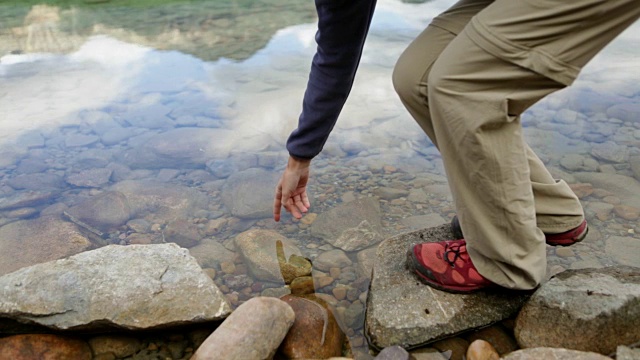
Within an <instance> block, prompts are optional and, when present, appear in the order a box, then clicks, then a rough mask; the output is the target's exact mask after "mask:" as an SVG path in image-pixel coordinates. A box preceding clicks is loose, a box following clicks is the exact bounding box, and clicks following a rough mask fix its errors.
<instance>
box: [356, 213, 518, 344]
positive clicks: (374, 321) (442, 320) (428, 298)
mask: <svg viewBox="0 0 640 360" xmlns="http://www.w3.org/2000/svg"><path fill="white" fill-rule="evenodd" d="M452 236H453V234H452V233H451V227H450V226H449V224H444V225H441V226H439V227H437V228H431V229H424V230H418V231H414V232H409V233H406V234H400V235H397V236H394V237H392V238H389V239H387V240H385V241H384V242H382V243H381V244H380V245H379V247H378V254H379V256H378V259H377V261H376V264H375V265H374V270H373V278H372V280H371V285H370V290H369V296H368V298H367V311H366V329H367V333H368V334H369V339H370V340H371V343H372V344H373V345H374V346H376V347H379V348H383V347H387V346H391V345H400V346H404V347H407V346H410V347H414V346H419V345H421V344H424V343H427V342H430V341H434V340H438V339H441V338H446V337H450V336H452V335H455V334H457V333H461V332H463V331H466V330H470V329H474V328H479V327H482V326H486V325H489V324H491V323H494V322H497V321H500V320H503V319H506V318H508V317H510V316H512V315H514V314H515V313H516V312H517V311H518V310H519V309H520V307H521V306H522V305H523V304H524V302H525V301H526V299H527V298H528V296H529V294H527V293H524V292H515V291H507V290H493V291H482V292H477V293H473V294H464V295H460V294H450V293H446V292H443V291H438V290H436V289H433V288H431V287H428V286H426V285H424V284H422V283H421V282H419V281H418V280H417V279H416V278H415V276H414V275H413V274H412V273H411V272H410V271H408V270H407V269H406V268H405V261H406V252H407V249H408V248H409V245H410V244H412V243H417V242H424V241H442V240H447V239H451V237H452Z"/></svg>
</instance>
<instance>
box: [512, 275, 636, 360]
mask: <svg viewBox="0 0 640 360" xmlns="http://www.w3.org/2000/svg"><path fill="white" fill-rule="evenodd" d="M639 323H640V269H638V268H634V267H630V266H615V267H610V268H604V269H582V270H568V271H565V272H562V273H560V274H558V275H556V276H555V277H554V278H552V279H551V280H549V281H548V282H546V283H544V284H543V285H542V286H541V287H540V288H539V289H538V290H537V291H536V292H535V294H533V296H532V297H531V299H530V300H529V301H528V302H527V304H526V305H525V306H524V307H523V308H522V311H521V312H520V313H519V314H518V318H517V321H516V328H515V335H516V339H517V341H518V344H520V347H523V348H529V347H558V348H567V349H574V350H582V351H592V352H598V353H601V354H611V353H613V352H615V351H616V347H617V346H618V345H619V344H631V343H634V342H636V341H638V339H640V327H638V324H639Z"/></svg>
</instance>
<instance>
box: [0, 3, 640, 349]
mask: <svg viewBox="0 0 640 360" xmlns="http://www.w3.org/2000/svg"><path fill="white" fill-rule="evenodd" d="M380 4H381V6H380V8H379V12H380V13H381V14H382V15H386V16H395V17H398V14H397V13H396V12H395V11H399V10H397V9H401V10H402V9H404V10H403V11H404V12H405V13H403V14H402V18H403V19H407V21H415V23H416V24H423V23H424V20H425V18H426V17H428V16H429V15H428V14H422V13H420V12H418V11H413V9H415V8H414V7H410V6H409V5H407V4H401V3H400V2H394V3H392V4H389V3H385V2H380ZM389 5H392V6H389ZM427 5H428V4H426V5H425V7H424V8H422V7H421V8H420V10H428V9H427ZM301 6H302V5H301ZM304 6H306V5H304ZM261 9H262V8H261ZM304 9H306V8H304ZM304 9H299V8H298V9H297V10H295V11H296V12H299V13H302V14H303V20H304V19H307V18H306V17H305V16H308V15H305V14H306V11H307V10H304ZM40 10H41V12H37V11H36V12H34V13H32V15H31V17H30V18H29V19H25V20H24V22H23V23H20V24H14V25H15V29H14V28H12V29H9V30H6V29H5V30H2V31H0V38H1V39H9V38H10V39H14V40H15V41H14V43H15V44H19V45H20V44H21V45H20V46H22V45H25V44H26V39H27V37H28V32H29V31H32V32H33V34H36V35H37V34H40V35H42V34H44V35H46V34H52V35H55V36H58V35H61V32H63V29H61V27H60V26H61V25H60V24H61V21H66V20H64V19H69V18H73V16H76V17H75V19H78V17H77V14H76V15H73V14H71V13H69V12H64V11H57V12H56V11H55V10H52V9H47V8H42V9H40ZM51 11H53V12H51ZM430 11H433V10H430ZM287 14H288V12H286V11H283V12H282V13H281V14H279V16H278V17H277V19H274V22H273V27H274V29H275V28H278V27H279V26H281V25H277V23H278V21H280V20H278V19H282V17H287V16H288V15H287ZM25 15H26V12H25ZM72 15H73V16H72ZM174 15H175V14H174ZM167 16H168V17H169V18H171V24H174V25H175V27H174V28H171V27H169V28H167V29H168V33H166V34H163V35H162V36H160V35H159V36H157V37H154V36H149V37H148V38H145V39H143V40H140V41H138V40H137V39H139V37H138V36H133V35H135V34H133V35H132V32H129V31H119V30H117V29H116V30H113V29H111V30H112V32H109V31H105V32H99V31H98V30H100V29H99V28H98V29H97V30H96V31H98V33H102V34H105V33H106V34H111V35H110V36H111V37H109V36H103V37H98V38H91V39H90V40H88V41H87V42H84V41H85V40H84V37H82V39H80V38H78V43H75V42H73V41H69V42H68V43H64V42H61V43H60V44H61V45H65V44H67V45H69V44H70V47H69V48H68V49H66V50H64V51H61V53H64V52H65V51H74V50H75V49H77V46H81V47H80V50H78V51H77V52H74V53H72V54H71V55H68V56H67V55H55V56H53V55H43V54H40V55H38V56H42V57H32V56H31V55H33V54H27V55H24V56H22V57H21V55H17V54H14V55H10V56H7V57H4V56H3V57H2V59H3V62H2V63H0V76H2V77H1V79H2V85H3V86H2V90H0V92H1V94H0V109H2V111H3V112H2V114H6V116H3V117H2V120H0V358H8V359H16V360H18V359H20V357H19V356H20V355H18V354H26V355H25V356H26V358H33V357H35V355H33V354H34V353H37V354H41V353H44V352H45V351H47V352H48V353H47V354H49V355H47V356H50V358H52V359H54V358H61V359H97V360H107V359H110V360H113V359H138V360H146V359H163V360H165V359H190V358H192V357H194V356H195V357H196V358H197V359H207V358H216V357H223V354H224V357H226V358H233V357H237V358H243V359H244V358H247V359H248V358H252V357H255V358H269V357H270V356H272V355H273V356H274V358H331V357H340V356H342V357H347V358H352V359H371V358H375V357H378V358H379V359H403V358H411V357H413V358H414V359H417V360H420V359H442V358H445V359H462V358H463V357H464V356H466V358H467V359H475V358H480V359H493V358H499V357H502V358H505V359H541V358H558V359H564V358H566V359H603V358H614V357H615V358H616V359H633V358H638V354H637V351H638V350H637V349H636V348H637V342H638V340H640V337H639V335H638V330H637V326H635V327H634V325H635V324H637V323H638V313H639V312H640V310H639V300H638V272H637V271H638V270H637V269H638V268H640V256H638V255H637V254H640V240H639V239H640V236H639V235H638V234H639V233H640V225H639V223H638V219H639V218H640V150H638V149H639V148H640V90H638V86H637V84H638V83H639V82H638V81H639V79H637V74H638V72H637V71H634V69H637V56H636V54H635V53H630V52H629V51H626V50H628V49H632V48H634V46H633V44H635V43H634V42H629V41H628V39H627V41H626V42H625V41H623V42H621V43H618V44H619V45H616V44H613V45H614V46H618V48H614V50H615V51H616V52H615V56H613V57H611V56H610V57H603V58H601V60H599V59H595V60H594V64H595V65H598V66H599V67H595V68H592V70H589V69H585V71H584V73H583V74H582V75H581V77H580V78H579V79H578V80H577V81H576V83H575V84H574V86H573V87H572V88H570V89H567V90H566V91H561V92H559V93H556V94H553V95H552V96H550V97H549V98H547V99H545V100H544V101H543V102H541V103H539V104H537V105H535V106H534V107H533V108H531V109H529V110H528V111H527V112H526V113H525V114H524V115H523V116H522V123H523V125H524V133H525V137H526V139H527V141H528V143H529V144H530V145H531V147H532V148H533V149H535V150H536V152H537V153H538V154H539V155H540V157H541V159H542V160H543V161H544V162H545V164H546V165H547V166H548V168H549V169H550V171H551V172H552V173H553V175H554V177H556V178H562V179H564V180H566V181H567V182H568V183H569V184H570V185H571V187H572V189H573V190H574V192H575V193H576V194H577V195H578V197H579V198H580V200H581V202H582V203H583V205H584V208H585V212H586V217H587V220H588V222H589V225H590V232H589V236H588V237H587V238H586V239H585V240H584V241H583V242H581V243H579V244H576V245H574V246H571V247H566V248H560V247H558V248H553V247H548V249H547V255H548V267H547V275H548V276H547V278H548V281H547V282H546V283H545V284H544V285H543V286H541V287H540V288H539V289H538V290H537V291H536V292H535V293H533V294H511V293H509V294H503V293H481V294H477V295H474V296H452V295H449V294H444V293H441V292H438V291H436V290H432V289H430V288H427V287H424V286H422V285H418V284H416V283H415V282H414V281H413V278H412V277H411V274H409V273H408V272H407V271H406V270H404V269H403V267H402V266H403V258H402V255H403V254H404V251H405V250H406V246H407V244H408V243H410V242H412V241H415V238H416V236H418V237H419V235H420V234H422V235H423V237H426V238H427V239H443V238H446V237H447V236H449V233H448V228H447V226H446V224H447V223H448V222H449V221H450V219H451V218H452V217H453V216H454V206H453V201H452V198H451V194H450V192H449V188H448V185H447V179H446V177H445V173H444V170H443V167H442V161H441V159H440V156H439V154H438V151H437V149H436V148H435V147H434V146H433V145H432V144H430V143H429V142H428V141H427V140H426V137H424V135H423V134H422V132H421V131H420V129H419V128H418V126H417V125H416V124H415V123H414V122H413V121H412V120H411V119H410V118H409V115H408V114H407V113H406V111H405V110H404V109H403V108H402V105H401V104H400V103H399V101H398V100H397V98H396V96H395V94H394V93H393V89H392V86H391V84H390V82H389V79H390V73H391V70H392V68H393V62H394V61H395V59H397V57H398V55H399V53H400V51H402V49H403V48H404V47H405V46H406V43H407V42H408V39H409V38H410V35H411V36H412V35H413V34H414V32H415V31H416V29H413V28H409V27H408V25H406V24H405V23H403V22H394V25H393V26H389V25H388V24H386V23H384V21H383V22H382V25H380V24H381V23H376V24H374V26H373V27H372V29H371V35H370V40H369V42H368V45H367V48H366V49H365V50H366V51H365V54H364V56H363V60H362V64H361V66H360V73H359V76H360V78H359V80H358V81H357V82H356V86H355V87H354V89H353V92H352V95H351V97H350V100H349V103H348V104H347V106H346V107H345V110H344V112H343V118H342V119H341V120H340V121H339V123H338V124H337V125H336V127H337V129H336V132H335V135H332V137H331V139H330V140H329V141H328V142H327V144H326V146H325V150H324V152H323V154H322V155H321V156H319V157H318V158H316V159H314V169H313V171H314V173H313V175H312V182H311V183H310V185H309V191H310V195H311V202H312V208H311V212H310V213H308V214H306V216H304V217H303V218H302V219H301V220H300V221H296V220H293V219H292V218H290V217H286V218H285V219H284V220H283V221H282V222H281V223H279V224H276V223H274V222H273V220H271V218H270V216H271V211H272V209H271V206H272V197H273V188H274V186H275V183H276V181H277V178H278V176H279V174H280V173H281V171H282V166H283V165H284V164H285V162H286V158H287V154H286V152H285V151H283V149H284V146H283V143H282V142H283V141H284V140H283V139H285V138H286V134H288V132H289V131H290V129H291V128H292V127H293V126H295V124H294V123H295V118H296V116H297V115H298V113H299V103H300V96H301V93H302V90H301V89H303V86H304V82H305V81H306V76H307V75H308V61H309V59H310V57H311V53H312V51H313V34H314V28H313V26H312V25H308V26H306V25H305V26H300V27H294V28H287V29H284V30H282V31H279V32H278V35H276V36H275V37H273V38H271V40H270V41H269V42H268V44H267V45H266V47H264V48H262V49H261V50H260V51H259V52H258V53H257V55H255V56H254V57H251V58H250V59H248V60H246V61H244V62H234V61H230V60H229V61H218V62H215V63H211V62H204V61H202V60H199V59H197V58H194V57H193V56H188V55H184V54H181V53H179V52H176V51H154V50H153V49H151V48H145V47H142V46H138V45H134V44H128V43H124V42H122V41H118V40H116V38H117V39H121V40H126V41H132V42H137V43H139V44H143V45H148V46H158V48H161V49H173V48H172V47H171V46H170V45H171V41H168V40H167V38H170V37H171V36H174V35H175V39H176V40H177V41H178V40H180V41H181V39H182V40H183V39H184V38H188V37H190V36H191V37H193V38H195V40H194V41H193V42H192V44H195V45H194V46H196V47H198V46H200V45H202V41H205V40H206V38H209V37H212V35H211V34H213V33H215V31H220V29H224V28H225V27H227V26H228V25H229V21H231V20H229V21H227V22H226V25H225V21H219V22H218V21H216V22H215V24H212V25H211V27H212V28H214V29H215V31H214V32H213V33H210V32H206V31H204V30H202V29H201V28H197V27H196V29H195V30H193V29H191V28H189V26H188V24H187V25H185V26H186V27H185V26H182V25H181V24H180V21H181V20H180V19H179V17H178V18H175V17H173V15H172V14H168V15H167ZM203 16H204V17H205V18H206V17H207V15H206V14H203ZM395 17H393V18H394V19H395ZM250 18H251V16H241V17H239V18H238V19H237V20H238V24H239V25H241V27H242V26H248V25H247V23H246V21H249V20H250ZM384 19H386V18H385V17H384V16H383V20H384ZM222 20H224V19H222ZM21 21H22V20H21ZM287 21H288V19H287ZM296 21H297V20H295V21H294V22H296ZM201 24H204V25H206V24H207V23H206V21H205V22H203V23H201ZM385 24H386V25H385ZM192 25H193V24H192ZM204 25H203V26H204ZM396 26H397V27H398V28H396ZM30 29H31V30H30ZM176 29H177V30H176ZM103 30H104V28H103ZM107 30H109V29H107ZM201 30H202V31H204V33H202V32H200V31H201ZM65 31H66V30H65ZM92 31H93V30H92ZM212 31H213V30H212ZM274 31H275V30H274ZM115 33H118V34H120V35H122V34H124V35H122V36H120V35H118V36H116V35H113V34H115ZM264 33H265V34H264V36H262V34H261V36H260V39H259V41H256V42H255V44H258V45H256V46H248V45H246V43H242V42H240V41H236V40H237V39H238V38H239V37H240V35H239V34H238V33H237V32H230V35H229V36H230V38H231V39H232V40H226V41H227V42H230V43H231V44H230V45H229V46H230V48H229V49H232V48H233V46H236V47H237V46H241V45H242V44H245V45H243V46H245V50H247V51H252V52H253V51H255V50H256V49H257V48H259V47H262V46H263V45H264V44H265V41H266V40H265V39H268V38H270V36H271V35H270V32H269V31H266V30H265V31H264ZM40 35H38V36H35V35H34V36H35V37H32V38H31V40H33V41H36V40H38V39H44V38H45V37H46V36H45V37H42V36H40ZM66 35H69V34H66ZM74 36H75V35H74ZM83 36H84V35H83ZM74 39H75V38H74ZM622 40H625V39H622ZM632 40H633V39H632ZM12 41H13V40H12ZM74 41H75V40H74ZM159 42H161V43H162V44H163V45H167V47H161V46H160V45H158V44H159ZM0 43H2V44H9V43H10V41H7V42H3V41H0ZM71 45H73V46H71ZM187 45H188V44H187ZM2 46H4V45H2ZM25 46H26V45H25ZM34 46H35V44H34ZM65 46H66V45H65ZM200 47H201V48H206V46H200ZM621 48H622V49H621ZM636 48H637V47H636ZM229 49H224V48H222V47H221V48H220V49H218V48H216V51H218V50H220V51H227V50H229ZM41 50H47V49H44V48H43V49H41ZM47 51H53V50H47ZM185 51H187V50H185ZM229 51H232V52H234V53H237V52H236V51H235V50H229ZM54 52H56V53H57V51H54ZM191 53H193V52H191ZM629 54H631V55H629ZM33 56H35V55H33ZM202 56H203V58H207V57H205V55H202ZM219 56H220V54H217V55H215V56H214V55H212V57H211V58H210V59H213V58H216V59H217V58H218V57H219ZM246 56H248V55H247V54H238V58H245V57H246ZM14 62H15V63H14ZM634 64H636V65H634ZM623 66H628V67H630V69H631V70H629V71H622V70H616V69H617V68H622V67H623ZM633 66H636V67H633ZM390 134H393V135H392V136H391V135H390ZM443 224H444V225H443ZM541 309H543V310H541ZM480 340H483V341H484V342H482V341H480ZM369 345H371V348H370V347H369ZM520 348H522V349H520ZM212 349H213V350H212ZM405 349H408V352H407V350H405ZM223 350H224V351H225V352H223ZM311 350H313V351H318V353H313V354H309V352H308V351H311ZM30 351H31V352H30ZM494 351H495V352H494ZM578 351H579V352H580V353H578ZM212 352H213V355H212ZM196 354H197V355H196ZM247 354H250V355H247ZM38 356H39V355H38Z"/></svg>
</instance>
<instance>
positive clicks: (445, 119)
mask: <svg viewBox="0 0 640 360" xmlns="http://www.w3.org/2000/svg"><path fill="white" fill-rule="evenodd" d="M639 7H640V4H639V3H638V2H637V0H620V1H615V0H614V1H602V0H599V1H596V0H580V1H573V2H564V1H552V0H549V1H542V2H529V1H525V0H497V1H495V2H494V3H493V4H491V5H489V6H488V7H487V8H485V9H484V10H483V11H481V12H480V13H479V14H478V15H477V16H475V17H474V18H473V19H472V20H471V22H470V23H469V25H468V26H467V27H466V28H465V30H464V31H463V32H462V33H460V34H459V35H458V36H456V37H455V38H454V39H453V40H452V41H451V42H450V44H449V45H448V46H447V47H446V48H445V49H444V50H443V52H442V53H441V54H440V56H439V57H438V59H437V60H436V62H435V63H434V64H433V66H432V68H431V71H430V74H429V77H428V81H427V95H428V99H429V109H430V115H431V123H432V126H433V133H434V136H435V138H436V139H437V143H438V147H439V149H440V152H441V154H442V158H443V161H444V165H445V170H446V171H447V176H448V178H449V184H450V186H451V190H452V193H453V196H454V201H455V203H456V210H457V213H458V216H459V218H460V223H461V225H462V228H463V230H464V233H465V238H466V240H467V245H468V246H467V249H468V251H469V255H470V256H471V259H472V261H473V263H474V265H475V266H476V268H477V269H478V271H479V272H480V274H482V275H483V276H485V277H487V278H488V279H489V280H491V281H493V282H496V283H498V284H500V285H502V286H505V287H509V288H517V289H530V288H533V287H535V286H537V285H538V284H539V282H540V281H541V280H542V279H543V277H544V274H545V270H546V266H545V265H546V254H545V243H544V235H543V233H542V231H541V229H540V228H539V227H538V225H537V223H536V221H537V219H536V218H537V215H536V210H537V209H536V202H537V199H536V200H534V190H533V187H534V178H535V180H542V181H550V180H552V179H551V178H550V177H548V176H547V175H546V174H545V173H544V172H540V169H536V168H537V167H540V166H542V165H541V163H539V159H537V157H535V155H532V152H531V151H530V149H529V148H528V146H527V145H526V144H525V142H524V140H523V136H522V127H521V124H520V114H521V113H522V112H523V111H524V110H525V109H527V108H528V107H529V106H531V105H532V104H534V103H535V102H536V101H538V100H539V99H540V98H542V97H544V96H545V95H547V94H549V93H551V92H553V91H556V90H558V89H561V88H563V87H564V86H566V85H568V84H570V83H571V82H572V81H573V80H574V79H575V77H576V76H577V74H578V72H579V70H580V68H581V66H583V65H584V64H585V63H586V62H587V61H588V60H589V59H590V58H591V57H592V56H594V55H595V54H596V53H597V51H598V50H600V49H601V48H602V47H604V45H606V44H607V43H608V42H609V41H610V40H611V39H612V38H613V37H615V35H616V34H618V33H619V32H621V31H622V30H623V29H624V28H626V27H627V26H628V25H630V24H631V23H632V22H633V20H635V19H637V17H638V13H639V12H640V9H639ZM593 27H595V28H597V29H593ZM532 159H533V164H531V162H532ZM542 168H544V167H543V166H542ZM532 171H534V172H535V173H532ZM554 183H555V182H554ZM550 185H552V184H550ZM562 186H564V185H562ZM562 186H561V187H562ZM549 193H550V194H552V193H553V191H550V192H549ZM556 201H557V202H558V204H559V203H561V202H562V201H560V200H559V199H557V197H556V196H553V200H551V201H549V204H551V209H547V210H546V211H547V212H548V213H550V214H553V212H555V209H558V210H561V211H562V209H560V206H556ZM567 201H569V202H571V200H567ZM543 203H544V202H543ZM549 204H547V205H549ZM576 212H577V211H576ZM577 219H578V218H576V220H577ZM576 222H577V221H576ZM551 225H553V224H549V226H551Z"/></svg>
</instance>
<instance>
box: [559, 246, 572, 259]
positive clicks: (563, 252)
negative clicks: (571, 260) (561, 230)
mask: <svg viewBox="0 0 640 360" xmlns="http://www.w3.org/2000/svg"><path fill="white" fill-rule="evenodd" d="M556 255H558V256H559V257H563V258H566V257H571V256H574V255H575V254H574V253H573V250H571V249H569V248H566V247H559V248H556Z"/></svg>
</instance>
